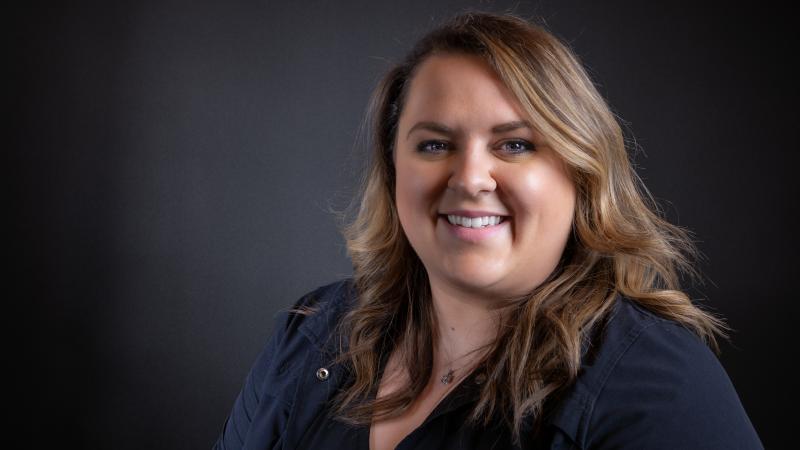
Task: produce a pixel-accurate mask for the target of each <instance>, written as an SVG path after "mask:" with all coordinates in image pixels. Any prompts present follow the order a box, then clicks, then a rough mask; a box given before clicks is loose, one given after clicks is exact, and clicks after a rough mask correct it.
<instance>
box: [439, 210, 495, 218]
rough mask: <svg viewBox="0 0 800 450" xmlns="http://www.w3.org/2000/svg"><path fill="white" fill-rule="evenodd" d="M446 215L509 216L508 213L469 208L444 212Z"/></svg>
mask: <svg viewBox="0 0 800 450" xmlns="http://www.w3.org/2000/svg"><path fill="white" fill-rule="evenodd" d="M440 214H443V215H445V216H463V217H486V216H500V217H508V214H500V213H496V212H491V211H475V210H469V209H457V210H453V211H447V212H442V213H440Z"/></svg>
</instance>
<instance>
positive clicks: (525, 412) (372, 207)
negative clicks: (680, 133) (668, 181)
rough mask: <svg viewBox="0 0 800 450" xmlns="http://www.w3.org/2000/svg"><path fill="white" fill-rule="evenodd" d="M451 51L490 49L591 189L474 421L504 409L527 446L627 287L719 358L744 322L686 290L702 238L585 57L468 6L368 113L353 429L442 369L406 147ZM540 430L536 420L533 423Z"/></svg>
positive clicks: (485, 55) (492, 364) (345, 323)
mask: <svg viewBox="0 0 800 450" xmlns="http://www.w3.org/2000/svg"><path fill="white" fill-rule="evenodd" d="M437 53H461V54H469V55H477V56H479V57H481V58H482V59H483V60H485V61H486V62H487V63H488V64H489V65H490V66H491V67H492V68H493V69H494V71H496V73H497V74H498V75H499V76H500V78H501V79H502V81H503V82H504V83H505V85H506V86H507V87H508V88H509V89H510V91H511V92H512V93H513V95H514V96H515V97H516V99H517V100H518V101H519V103H520V104H521V105H522V108H523V111H524V112H525V113H527V114H528V115H529V116H530V119H532V122H531V123H533V124H534V126H535V127H537V129H538V130H539V131H540V132H541V133H542V134H543V135H544V136H545V137H546V139H547V141H548V142H549V145H550V146H551V147H552V148H553V149H554V150H555V151H556V152H557V153H558V155H559V156H560V158H561V159H562V160H563V161H564V162H565V163H566V166H567V167H568V169H569V172H570V176H571V178H572V180H573V182H574V183H575V186H576V188H577V191H576V192H577V201H576V206H575V216H574V218H573V224H572V233H571V236H570V238H569V240H568V242H567V245H566V248H565V250H564V252H563V254H562V257H561V260H560V261H559V263H558V265H557V266H556V268H555V270H554V271H553V272H552V273H551V274H550V276H549V277H548V278H547V280H545V281H544V282H543V283H541V284H540V285H539V286H537V287H536V288H535V289H534V290H533V291H532V292H530V293H528V294H527V295H525V296H524V297H523V298H519V299H516V300H515V301H514V302H513V304H512V305H511V308H512V310H513V314H510V315H509V316H507V317H513V322H512V321H510V320H511V319H509V318H506V319H504V321H503V323H501V324H500V326H499V328H498V334H497V336H496V338H495V339H494V340H493V341H492V342H491V343H490V345H489V347H488V348H487V349H486V352H485V353H484V355H483V356H482V357H481V359H480V361H479V363H478V365H479V366H481V367H482V369H483V370H484V371H485V372H486V375H487V378H486V381H485V382H484V383H483V385H482V387H481V393H480V398H479V400H478V402H477V404H476V405H475V407H474V409H473V411H472V413H471V415H470V421H472V422H473V423H483V424H484V425H486V424H488V423H489V422H490V421H491V418H492V417H493V416H494V415H499V416H501V417H502V418H503V420H504V422H505V423H506V424H507V425H508V427H509V429H510V431H511V432H512V436H513V439H514V442H517V443H518V442H519V441H520V440H519V436H520V433H521V430H522V429H523V426H524V425H525V424H526V423H527V422H526V421H527V418H533V419H534V420H533V428H532V429H533V431H534V432H535V431H536V430H538V429H539V426H540V422H541V418H542V416H543V415H544V413H545V412H546V411H547V410H548V407H549V405H550V404H551V402H555V401H557V400H558V398H559V394H561V393H563V392H564V391H565V390H566V389H567V388H568V387H569V386H570V385H571V384H572V383H573V381H574V380H575V378H576V377H577V375H578V370H579V368H580V366H581V358H582V344H586V343H587V342H590V341H591V340H592V339H593V336H595V335H594V332H596V331H597V329H598V328H599V327H600V325H602V324H603V322H604V320H605V319H606V318H607V315H608V314H607V313H608V312H609V311H610V309H611V306H612V304H613V301H614V299H615V298H616V296H617V295H618V294H621V295H624V296H627V297H628V298H630V299H632V300H634V301H635V302H637V303H638V304H640V305H642V306H643V307H645V308H647V309H649V310H650V311H652V312H654V313H656V314H657V315H659V316H661V317H664V318H667V319H671V320H674V321H677V322H678V323H680V324H682V325H683V326H685V327H686V328H687V329H689V330H690V331H692V332H694V333H695V334H696V335H697V336H699V337H700V338H701V339H702V340H703V342H705V343H706V344H707V345H711V346H712V348H713V349H714V351H715V352H716V353H717V354H719V351H720V350H719V346H718V345H717V341H716V339H715V336H714V335H715V334H719V335H721V336H722V337H724V338H725V339H728V336H727V334H726V332H725V330H730V328H729V327H728V326H727V325H726V324H725V322H724V321H723V319H720V318H717V317H715V316H714V315H712V314H711V313H709V312H706V311H704V310H703V309H701V308H699V307H698V306H696V305H695V304H693V303H692V301H691V299H690V298H689V297H688V296H687V294H685V293H684V292H682V291H681V289H680V280H679V277H680V275H681V274H688V275H690V277H691V278H692V279H693V280H697V279H700V278H701V277H700V274H699V273H698V271H697V270H696V269H695V268H694V266H693V261H694V260H695V259H697V258H698V257H700V256H702V255H701V253H700V252H699V251H698V249H697V248H696V247H695V245H694V244H693V242H692V240H691V232H689V231H688V230H685V229H683V228H681V227H679V226H677V225H673V224H670V223H669V222H667V221H666V219H665V218H663V217H662V216H663V212H662V211H661V210H660V209H659V208H658V205H657V204H656V202H655V200H654V199H653V197H652V195H651V194H650V193H649V191H648V190H647V188H646V187H645V186H644V184H643V182H642V181H641V179H640V178H639V177H638V175H637V174H636V172H635V171H634V169H633V167H632V164H631V162H630V161H629V160H628V153H627V149H626V146H625V140H624V138H623V134H622V130H621V128H620V126H619V124H618V122H617V120H616V119H615V115H614V114H613V113H612V112H611V110H610V108H609V106H608V105H607V104H606V102H605V101H604V99H603V97H602V96H601V95H600V94H599V93H598V91H597V90H596V88H595V86H594V84H593V83H592V81H591V79H590V77H589V76H588V75H587V73H586V71H585V69H584V68H583V67H582V65H581V63H580V62H579V60H578V58H577V56H576V55H575V54H574V53H573V52H572V51H571V50H570V48H569V47H568V46H567V45H566V44H565V43H563V42H561V41H560V40H559V39H558V38H557V37H555V36H554V35H553V34H551V33H550V32H548V31H547V30H546V29H545V28H544V27H543V26H541V25H537V24H534V23H531V22H530V21H528V20H526V19H523V18H521V17H518V16H516V15H514V14H510V13H505V14H495V13H486V12H465V13H461V14H459V15H456V16H455V17H453V18H451V19H450V20H448V21H446V22H445V23H443V24H441V25H440V26H438V27H437V28H435V29H434V30H432V31H430V32H429V33H428V34H426V35H425V36H423V37H422V39H420V40H419V41H418V42H417V43H416V45H415V46H414V47H413V49H412V50H411V51H410V53H409V54H408V55H407V56H406V57H405V59H404V60H403V61H402V62H401V63H399V64H397V65H395V66H394V67H393V68H391V69H390V70H389V71H388V73H386V74H385V76H384V77H383V78H382V79H381V80H380V82H379V84H378V85H377V87H376V88H375V90H374V92H373V94H372V96H371V99H370V102H369V105H368V108H367V112H366V115H365V121H364V123H363V125H364V127H365V128H364V129H365V130H368V131H369V136H368V138H369V142H368V143H367V147H368V148H369V149H370V150H369V151H370V155H369V159H368V162H367V164H366V167H365V170H364V171H363V174H362V177H363V178H362V180H361V184H360V190H359V192H358V195H357V196H356V197H355V198H354V201H353V203H352V204H351V205H350V207H351V208H352V209H356V210H357V213H356V214H355V217H354V218H353V219H352V220H344V221H343V223H342V224H341V232H342V234H343V236H344V238H345V241H346V245H347V251H348V254H349V256H350V258H351V260H352V264H353V270H354V286H355V288H356V290H357V293H358V298H357V302H356V304H355V305H354V306H353V307H352V308H351V309H350V310H349V311H348V313H347V314H346V315H345V317H344V318H343V320H342V321H341V322H340V324H339V325H340V327H339V329H338V330H339V336H340V337H341V339H342V340H341V346H340V353H339V355H338V357H337V360H338V361H339V362H345V363H346V364H345V365H346V367H347V368H348V370H349V371H350V374H351V379H352V380H353V381H352V383H349V384H348V385H347V386H346V387H345V388H344V389H342V390H341V391H340V392H339V393H338V395H337V396H336V398H335V399H334V400H335V401H334V404H335V411H334V412H335V414H336V416H338V417H339V418H340V419H341V420H344V421H346V422H348V423H352V424H369V423H370V422H371V421H372V419H373V417H375V418H376V419H382V418H390V417H396V416H398V415H400V414H402V412H403V411H405V409H406V408H408V407H409V406H410V405H411V404H412V403H413V402H414V400H415V399H416V398H417V397H418V396H419V395H420V394H421V393H422V392H423V389H424V388H425V386H426V384H427V383H428V381H429V379H430V377H431V370H432V360H433V340H434V338H435V330H436V327H435V324H436V318H435V314H434V313H433V309H432V301H431V292H430V283H429V280H428V276H427V272H426V270H425V268H424V266H423V265H422V262H421V260H420V259H419V257H418V256H417V254H416V252H415V251H414V249H413V248H412V247H411V245H410V244H409V242H408V240H407V238H406V236H405V234H404V232H403V229H402V228H401V225H400V221H399V219H398V214H397V207H396V205H395V170H394V166H393V159H392V152H393V151H394V143H395V134H396V131H397V124H398V118H399V116H400V113H401V112H402V111H403V105H404V100H405V98H406V95H407V89H408V86H409V84H410V83H409V81H410V80H411V79H412V78H413V76H414V74H415V70H416V69H417V68H418V67H419V65H420V63H421V62H422V61H424V60H425V58H427V57H429V56H431V55H433V54H437ZM394 350H398V351H399V354H400V356H401V362H402V364H403V365H404V368H405V369H406V370H407V372H408V377H407V379H406V381H405V382H406V385H405V386H403V388H401V389H397V390H395V391H394V392H392V393H390V394H388V395H386V396H384V397H382V398H380V399H376V398H374V394H375V392H376V391H377V389H378V386H379V382H380V377H381V374H382V370H383V369H382V364H383V362H384V361H385V360H386V357H387V356H388V354H389V353H390V352H392V351H394ZM526 429H527V427H526Z"/></svg>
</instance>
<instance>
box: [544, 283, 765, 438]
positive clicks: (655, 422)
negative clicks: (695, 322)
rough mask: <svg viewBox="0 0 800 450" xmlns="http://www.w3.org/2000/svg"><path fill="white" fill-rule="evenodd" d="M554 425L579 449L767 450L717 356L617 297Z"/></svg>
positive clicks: (678, 328)
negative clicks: (566, 430)
mask: <svg viewBox="0 0 800 450" xmlns="http://www.w3.org/2000/svg"><path fill="white" fill-rule="evenodd" d="M594 345H596V346H597V348H594V349H592V350H593V351H592V352H591V353H592V359H591V360H590V361H586V362H585V363H584V364H583V365H582V368H581V373H580V375H579V377H578V379H577V380H576V384H575V387H574V390H573V392H572V394H571V397H570V398H569V399H568V402H571V403H570V405H569V406H568V407H567V408H566V409H565V410H562V411H561V413H562V415H561V416H560V417H557V418H556V419H555V422H558V423H560V425H561V426H563V427H566V428H569V434H570V435H571V437H572V438H573V439H574V440H575V441H576V442H578V443H579V444H580V445H581V447H584V446H585V447H588V446H592V447H594V446H599V447H601V448H602V447H606V446H607V447H619V448H699V447H702V448H714V449H716V448H763V447H762V446H761V443H760V441H759V440H758V436H757V434H756V433H755V430H754V429H753V426H752V424H751V423H750V420H749V418H748V417H747V414H746V413H745V411H744V408H743V406H742V404H741V402H740V400H739V396H738V395H737V393H736V390H735V388H734V386H733V384H732V382H731V380H730V378H729V377H728V374H727V373H726V371H725V369H724V368H723V366H722V364H721V363H720V362H719V360H718V359H717V357H716V355H715V354H714V353H713V351H712V350H711V349H710V348H709V347H708V345H706V343H705V342H704V341H703V340H702V339H701V338H700V337H699V336H698V335H696V334H695V333H694V332H692V331H690V330H689V329H688V328H687V327H685V326H684V325H682V324H680V323H679V322H676V321H673V320H669V319H666V318H663V317H661V316H659V315H657V314H655V313H654V312H652V311H649V310H648V309H646V308H645V307H643V306H642V305H640V304H639V303H638V302H636V301H635V300H632V299H630V298H627V297H625V296H622V295H618V296H617V298H616V302H615V305H614V307H613V310H612V312H611V313H610V316H609V320H608V321H607V323H606V325H605V327H604V328H603V330H602V333H601V335H600V337H599V339H598V340H597V341H596V342H594Z"/></svg>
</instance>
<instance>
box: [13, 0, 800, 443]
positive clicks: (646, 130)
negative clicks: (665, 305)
mask: <svg viewBox="0 0 800 450" xmlns="http://www.w3.org/2000/svg"><path fill="white" fill-rule="evenodd" d="M427 3H428V2H424V1H412V2H403V6H399V3H397V2H376V1H364V2H333V1H327V2H326V1H309V2H302V3H300V2H280V3H279V2H266V1H261V2H256V1H252V2H243V1H240V2H231V1H218V2H208V1H204V2H178V1H160V2H94V3H92V2H87V1H79V2H50V3H48V2H33V3H30V4H29V6H27V7H25V8H24V9H21V10H15V11H12V14H10V16H9V18H10V19H11V22H13V23H12V25H13V26H12V30H13V31H12V33H13V35H12V41H11V42H12V60H11V64H10V67H9V68H7V71H10V73H11V74H12V80H13V81H12V83H11V84H10V85H8V88H7V90H8V92H9V93H10V96H9V98H10V102H11V108H12V116H13V117H12V121H11V126H10V129H11V139H10V142H11V149H12V151H11V152H10V155H11V164H10V165H9V166H7V172H8V173H10V175H11V176H10V179H11V180H12V183H10V186H11V192H12V199H13V200H14V201H13V202H12V208H11V211H12V214H11V216H12V220H11V232H12V233H11V234H10V241H11V250H12V262H13V264H12V268H11V271H10V272H9V281H10V286H11V289H9V292H11V294H10V295H9V297H8V298H6V302H7V303H8V304H9V305H10V309H9V311H10V312H9V314H8V316H7V317H8V319H7V320H9V321H11V324H10V325H12V327H11V328H10V329H18V328H16V327H14V326H15V325H20V324H21V325H23V327H21V328H23V330H24V331H23V332H22V333H18V334H15V335H14V337H16V339H14V340H13V341H10V345H9V347H11V348H12V352H11V353H10V355H12V357H13V364H12V367H13V369H14V370H13V372H12V373H13V374H14V376H15V379H16V381H17V382H18V383H17V384H15V385H14V387H13V389H12V391H14V392H12V393H15V394H18V395H19V397H20V402H19V403H18V405H19V407H18V408H14V409H13V410H12V415H14V416H16V417H17V418H18V422H14V423H15V424H16V425H18V427H16V428H15V430H17V432H18V433H19V435H20V436H22V437H24V438H25V439H27V440H30V441H31V442H32V444H33V446H34V447H41V448H44V447H48V446H52V445H58V446H62V445H67V444H69V445H73V446H77V447H79V448H109V449H110V448H114V449H128V448H130V449H134V448H136V449H139V448H152V449H160V448H164V449H166V448H173V449H175V448H187V449H188V448H209V447H210V446H211V445H212V444H213V442H214V440H215V439H216V437H217V435H218V433H219V431H220V429H221V426H222V424H223V422H224V420H225V417H226V415H227V414H228V411H229V410H230V408H231V406H232V404H233V401H234V398H235V396H236V394H237V392H238V390H239V388H240V387H241V384H242V382H243V380H244V377H245V375H246V372H247V370H248V368H249V367H250V365H251V364H252V362H253V359H254V358H255V356H256V354H257V353H258V351H259V350H260V348H261V346H262V345H263V343H264V341H265V340H266V339H267V337H268V335H269V333H270V331H271V326H272V317H273V314H274V313H275V312H276V311H277V310H278V309H279V308H282V307H285V306H287V305H289V304H291V303H292V302H294V301H295V300H296V299H297V298H298V297H299V296H301V295H302V294H303V293H305V292H308V291H309V290H311V289H313V288H315V287H317V286H319V285H321V284H325V283H329V282H331V281H334V280H336V279H338V278H340V277H343V276H346V275H349V274H350V273H351V268H350V264H349V261H348V259H347V256H346V253H345V249H344V246H343V241H342V239H341V238H340V236H339V235H338V234H337V230H336V227H335V222H334V221H333V219H332V217H331V215H330V214H329V213H327V212H326V210H327V209H328V208H329V207H335V208H342V207H344V206H345V205H346V202H347V200H348V198H349V196H350V195H351V194H352V191H353V188H354V179H355V171H356V169H357V168H358V165H359V155H360V153H359V152H360V151H361V149H359V148H357V147H355V146H354V141H355V136H356V131H357V128H358V125H359V123H360V120H361V117H362V115H363V111H364V107H365V105H366V101H367V98H368V95H369V93H370V90H371V89H372V87H373V86H374V85H375V82H376V80H377V78H378V77H379V76H380V74H382V73H383V71H384V70H385V69H386V68H387V67H388V65H389V63H391V62H393V61H396V60H397V59H398V58H399V57H400V56H401V55H402V54H403V53H404V52H405V51H406V50H407V49H408V48H409V47H410V45H411V44H412V43H413V41H414V39H415V38H417V37H419V36H420V34H421V33H422V32H424V31H425V30H426V29H428V27H429V26H430V25H431V24H435V23H436V22H438V21H439V20H441V19H443V18H445V17H448V16H450V15H451V14H453V13H455V12H458V11H461V10H462V9H464V8H465V7H472V8H477V9H484V10H492V11H501V10H505V9H507V8H511V9H513V10H514V11H516V12H517V13H519V14H522V15H525V16H532V15H537V16H540V17H543V18H544V19H545V20H546V22H547V24H548V25H549V27H550V29H551V30H552V31H553V32H554V33H555V34H556V35H558V36H560V37H561V38H563V39H565V40H566V41H568V42H569V43H570V44H571V45H572V46H573V48H574V49H575V51H576V52H577V53H578V55H579V56H580V58H582V60H583V61H584V63H585V64H586V65H587V67H588V69H589V71H590V73H591V74H592V75H593V76H594V79H595V81H596V82H597V84H598V86H599V88H600V91H601V92H602V93H603V95H604V96H605V97H606V98H607V99H608V101H609V103H610V104H611V105H612V108H613V109H614V111H615V112H616V113H617V114H619V116H620V117H622V118H623V119H624V120H626V121H627V122H628V127H629V128H630V130H631V131H632V132H631V133H629V138H630V139H635V140H636V142H637V144H638V146H639V147H640V148H641V150H640V151H638V152H637V153H636V162H637V165H638V170H639V173H640V175H641V176H642V177H643V179H644V180H645V182H646V184H647V185H648V186H649V188H650V189H651V190H652V192H653V193H654V195H655V196H656V198H657V199H658V200H659V201H660V202H661V203H662V205H663V207H664V209H665V210H666V213H667V216H668V217H669V219H670V220H672V221H673V222H674V223H678V224H680V225H682V226H686V227H688V228H690V229H691V230H693V231H694V232H695V233H696V235H697V239H698V241H699V246H700V248H701V250H702V251H703V252H704V253H705V254H706V256H707V258H708V259H707V260H706V261H705V262H704V263H703V265H702V267H701V268H702V270H703V272H704V273H705V275H706V277H707V283H706V285H704V286H694V287H693V288H692V294H693V296H694V297H695V298H697V297H700V298H708V301H707V303H706V304H707V305H708V306H710V307H712V308H714V309H715V311H716V312H718V313H720V314H722V315H723V316H725V317H727V319H728V320H729V323H730V324H731V326H733V327H734V329H735V330H736V332H735V333H734V335H733V340H734V341H733V342H734V344H735V345H734V346H729V345H725V346H724V347H723V354H722V357H721V360H722V362H723V364H724V366H725V368H726V369H727V370H728V373H729V374H730V376H731V378H732V380H733V382H734V385H735V386H736V388H737V390H738V392H739V395H740V397H741V399H742V402H743V404H744V406H745V408H746V410H747V412H748V413H749V415H750V417H751V419H752V421H753V423H754V425H755V427H756V429H757V431H758V432H759V434H760V436H761V438H762V439H763V441H764V443H765V445H766V446H767V447H768V448H770V447H771V448H780V447H782V445H784V444H785V443H787V442H789V436H790V432H789V431H788V430H787V427H788V426H789V420H788V419H789V414H790V411H791V410H790V409H789V408H788V406H789V404H788V401H787V399H786V395H787V394H786V391H787V389H786V388H785V387H784V386H786V384H787V383H788V382H790V381H791V380H793V379H794V377H793V376H792V375H791V374H790V372H789V371H788V370H786V369H785V366H786V363H785V362H784V360H785V359H787V358H788V357H789V354H788V348H789V347H788V340H789V339H790V337H789V336H790V334H789V332H788V328H789V327H790V326H791V325H790V321H791V320H792V319H793V314H792V313H796V312H797V308H796V307H795V306H794V302H795V301H796V300H797V296H796V295H794V293H793V291H790V284H791V283H792V282H794V281H796V280H797V275H798V271H797V264H796V262H795V258H796V253H797V245H796V244H795V242H796V240H795V239H794V238H793V237H791V235H790V232H791V230H797V221H796V219H795V215H794V214H793V213H794V212H796V204H797V201H796V200H795V199H796V194H797V189H796V187H795V186H796V185H795V182H796V180H795V179H792V178H790V170H792V169H794V165H793V164H791V163H793V162H794V161H795V158H794V154H795V152H796V151H797V149H798V145H797V137H796V134H797V119H798V114H797V112H796V109H795V105H796V103H797V88H796V83H795V77H796V73H795V72H791V71H789V70H788V69H787V63H785V62H784V61H785V60H787V59H794V58H796V54H797V45H796V42H795V39H794V34H791V36H790V32H789V22H788V14H787V12H786V11H780V10H776V9H774V8H773V7H768V6H767V5H766V4H764V3H763V2H762V3H760V4H759V5H758V7H759V9H748V10H737V9H732V8H731V7H730V6H727V5H724V6H723V7H721V6H717V5H708V6H698V5H697V4H695V2H676V1H670V2H664V3H663V4H658V5H656V4H654V2H637V1H630V2H619V1H616V2H591V1H585V2H578V1H541V2H535V1H527V2H466V1H464V2H456V1H451V2H438V3H437V4H436V5H435V6H431V5H428V4H427ZM17 342H21V345H17Z"/></svg>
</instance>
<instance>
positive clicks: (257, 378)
mask: <svg viewBox="0 0 800 450" xmlns="http://www.w3.org/2000/svg"><path fill="white" fill-rule="evenodd" d="M315 294H316V291H315V292H311V293H308V294H306V295H305V296H303V297H302V298H301V299H300V300H298V301H297V302H296V303H295V304H294V307H295V308H296V307H299V306H303V305H308V303H309V302H310V301H311V299H313V298H314V296H315ZM301 320H302V317H298V314H294V313H290V312H289V311H288V310H282V311H280V312H279V313H278V314H277V315H276V317H275V322H274V327H273V331H272V335H271V336H270V338H269V340H268V341H267V344H266V345H265V346H264V347H263V348H262V350H261V352H260V353H259V354H258V356H257V357H256V360H255V362H254V363H253V365H252V367H251V368H250V371H249V372H248V374H247V376H246V377H245V380H244V386H243V387H242V389H241V391H240V392H239V395H238V396H237V397H236V400H235V401H234V404H233V409H232V410H231V412H230V414H229V415H228V417H227V419H226V420H225V423H224V424H223V427H222V432H221V434H220V436H219V438H218V439H217V441H216V443H215V444H214V447H213V450H240V449H241V448H242V447H243V446H244V443H245V440H246V436H247V435H248V433H249V431H250V428H251V426H252V422H253V419H254V417H255V414H256V411H257V409H264V408H265V407H269V408H282V407H284V406H285V405H283V404H279V403H280V402H279V399H277V398H275V397H274V396H272V395H270V394H269V393H266V392H264V390H265V389H264V386H265V380H266V379H267V378H268V377H269V374H270V373H272V372H274V371H275V370H276V368H275V367H274V366H275V365H276V364H278V363H279V361H280V359H281V358H282V356H281V355H280V353H281V349H282V348H283V347H284V344H285V341H286V340H287V337H288V336H290V335H291V334H292V332H293V331H294V330H296V328H297V325H298V323H299V322H300V321H301ZM264 402H269V403H268V404H264V405H262V403H264ZM262 416H269V417H279V416H280V414H262ZM283 425H285V424H281V423H272V424H271V427H272V428H274V430H271V431H272V433H271V435H272V436H273V437H274V440H276V441H277V439H278V438H279V436H280V433H281V432H282V431H283ZM266 448H272V445H271V444H270V445H269V446H267V447H266Z"/></svg>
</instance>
